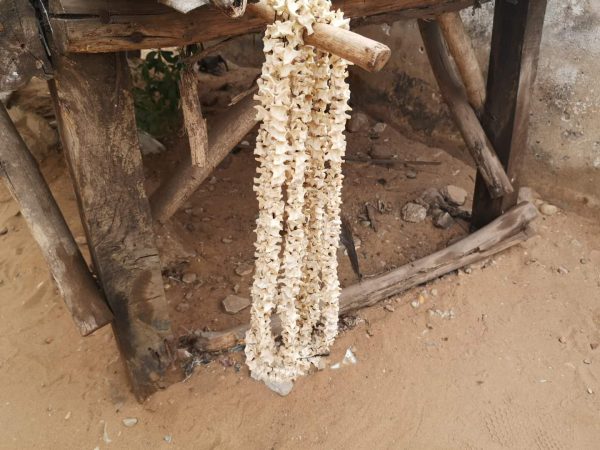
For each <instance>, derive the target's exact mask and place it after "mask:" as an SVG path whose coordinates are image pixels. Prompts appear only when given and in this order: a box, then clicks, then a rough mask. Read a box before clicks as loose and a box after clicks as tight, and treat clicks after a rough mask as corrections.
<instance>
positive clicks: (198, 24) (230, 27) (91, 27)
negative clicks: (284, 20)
mask: <svg viewBox="0 0 600 450" xmlns="http://www.w3.org/2000/svg"><path fill="white" fill-rule="evenodd" d="M471 3H472V2H471ZM455 4H460V5H464V4H465V0H373V1H371V2H365V1H364V0H338V1H334V7H335V8H340V9H341V10H342V11H344V13H345V14H346V16H347V17H362V16H369V15H373V14H381V13H386V12H391V11H400V10H405V9H406V10H413V11H416V10H420V11H422V12H423V16H426V15H428V12H429V11H431V10H432V9H434V10H435V11H438V12H439V11H440V10H443V8H444V7H446V8H452V7H453V6H454V5H455ZM50 12H51V16H52V18H51V21H50V23H51V25H52V27H53V29H54V39H55V41H56V42H57V44H58V46H59V48H60V50H62V51H63V52H76V53H77V52H79V53H81V52H84V53H96V52H115V51H124V50H138V49H144V48H159V47H173V46H183V45H188V44H194V43H198V42H205V41H210V40H213V39H217V38H221V37H225V36H236V35H240V34H245V33H249V32H254V31H259V30H261V29H263V28H264V26H265V21H264V20H262V19H260V18H257V17H248V15H245V16H244V17H242V18H239V19H233V18H230V17H227V16H226V15H224V14H222V13H221V12H220V11H219V10H217V9H215V8H212V7H202V8H198V9H196V10H194V11H190V12H189V13H188V14H181V13H178V12H175V11H172V10H170V9H169V8H167V7H166V6H165V5H160V4H158V3H152V2H149V1H135V0H118V1H117V0H53V2H52V3H51V5H50Z"/></svg>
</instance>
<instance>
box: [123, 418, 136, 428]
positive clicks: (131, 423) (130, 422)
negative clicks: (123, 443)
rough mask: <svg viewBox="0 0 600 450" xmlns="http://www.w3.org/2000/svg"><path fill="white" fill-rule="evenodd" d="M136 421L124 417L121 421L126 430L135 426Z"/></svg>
mask: <svg viewBox="0 0 600 450" xmlns="http://www.w3.org/2000/svg"><path fill="white" fill-rule="evenodd" d="M137 423H138V420H137V418H135V417H126V418H125V419H123V425H125V426H126V427H127V428H131V427H133V426H135V425H137Z"/></svg>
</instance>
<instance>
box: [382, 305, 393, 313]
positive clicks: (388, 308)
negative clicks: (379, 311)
mask: <svg viewBox="0 0 600 450" xmlns="http://www.w3.org/2000/svg"><path fill="white" fill-rule="evenodd" d="M383 309H385V310H386V311H387V312H394V311H396V310H395V309H394V307H393V306H392V305H385V306H384V307H383Z"/></svg>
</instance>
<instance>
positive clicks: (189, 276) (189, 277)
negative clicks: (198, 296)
mask: <svg viewBox="0 0 600 450" xmlns="http://www.w3.org/2000/svg"><path fill="white" fill-rule="evenodd" d="M197 279H198V275H196V274H195V273H194V272H186V273H184V274H183V276H182V277H181V281H183V282H184V283H185V284H192V283H193V282H194V281H196V280H197Z"/></svg>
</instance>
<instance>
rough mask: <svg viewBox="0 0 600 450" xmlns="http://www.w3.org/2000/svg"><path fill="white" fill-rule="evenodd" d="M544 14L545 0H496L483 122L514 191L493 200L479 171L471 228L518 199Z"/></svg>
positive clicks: (476, 226) (510, 205) (500, 212)
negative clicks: (516, 0)
mask: <svg viewBox="0 0 600 450" xmlns="http://www.w3.org/2000/svg"><path fill="white" fill-rule="evenodd" d="M545 12H546V0H519V1H518V2H514V1H511V0H496V4H495V10H494V25H493V30H492V45H491V51H490V65H489V71H488V81H487V100H486V103H485V110H484V114H483V117H482V124H483V128H484V129H485V131H486V134H487V136H488V137H489V139H490V141H491V142H492V144H493V146H494V148H495V149H496V151H497V152H498V157H499V158H500V162H501V163H502V165H503V167H504V168H505V169H506V172H507V173H508V176H509V178H510V181H511V183H512V185H513V187H514V188H515V189H514V192H513V193H512V194H511V195H505V196H503V197H501V198H497V199H494V198H493V197H492V196H490V195H489V193H488V192H486V189H485V183H484V180H483V178H482V177H481V176H479V175H478V176H477V179H476V182H475V194H474V196H473V220H472V222H471V226H472V227H473V229H477V228H479V227H482V226H484V225H485V224H487V223H489V222H491V221H492V220H494V219H495V218H496V217H498V216H500V215H501V214H502V213H503V212H504V211H507V210H508V209H509V208H511V207H512V206H513V205H514V204H515V203H516V201H517V193H518V190H519V180H518V174H519V170H521V168H522V165H523V156H524V155H525V152H526V151H527V135H528V129H529V111H530V104H531V94H532V91H533V84H534V82H535V77H536V72H537V64H538V57H539V50H540V42H541V38H542V29H543V26H544V15H545Z"/></svg>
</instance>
